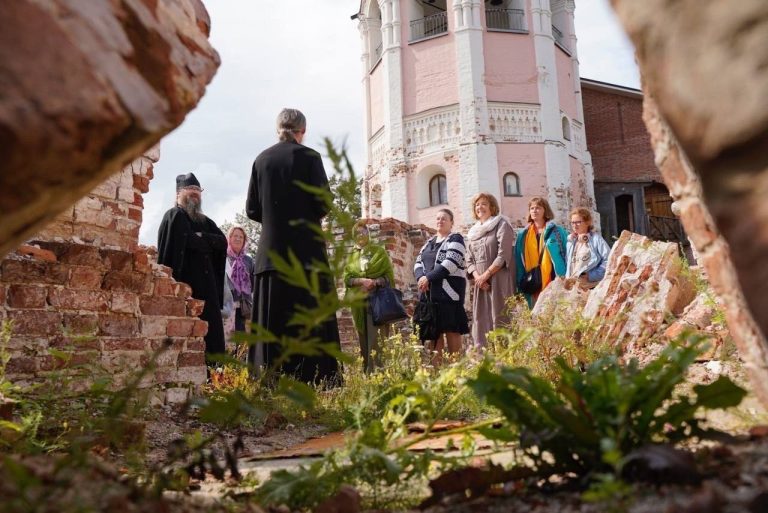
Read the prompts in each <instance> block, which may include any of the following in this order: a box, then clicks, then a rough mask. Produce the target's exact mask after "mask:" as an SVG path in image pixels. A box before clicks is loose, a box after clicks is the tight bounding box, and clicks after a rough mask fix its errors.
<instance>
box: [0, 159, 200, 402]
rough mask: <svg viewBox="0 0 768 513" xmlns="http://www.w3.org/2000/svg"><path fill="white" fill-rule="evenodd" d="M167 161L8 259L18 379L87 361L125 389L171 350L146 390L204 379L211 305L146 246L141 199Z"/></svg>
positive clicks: (7, 300)
mask: <svg viewBox="0 0 768 513" xmlns="http://www.w3.org/2000/svg"><path fill="white" fill-rule="evenodd" d="M158 158H159V151H158V149H157V148H153V149H152V150H150V151H148V152H147V153H146V154H144V155H143V156H142V157H140V158H138V159H136V160H135V161H134V162H132V163H131V164H129V165H128V166H126V167H125V168H124V169H123V170H122V171H120V172H119V173H116V174H115V175H113V176H112V177H110V178H109V179H108V180H107V181H105V182H104V183H102V184H101V185H99V186H98V187H97V188H96V189H94V190H93V191H92V192H91V193H90V194H88V195H87V196H86V197H84V198H83V199H81V200H80V201H78V202H77V203H76V204H75V205H74V206H73V207H71V208H70V209H67V211H65V212H64V213H62V214H61V215H60V216H59V217H58V218H57V219H56V220H55V221H54V222H53V223H51V225H49V226H48V227H46V229H45V230H43V231H42V232H41V233H40V234H38V235H37V236H35V237H34V238H33V239H32V240H31V241H29V246H26V247H25V246H22V247H21V248H19V249H18V250H17V251H16V252H14V253H11V254H10V255H8V256H7V257H6V258H5V259H4V260H2V262H0V319H8V320H10V321H12V322H13V328H12V337H11V340H10V347H9V349H10V353H11V359H10V361H9V362H8V367H7V369H6V371H7V374H8V376H9V377H10V378H11V379H13V380H15V381H28V380H33V379H37V378H40V377H42V376H45V374H46V373H47V372H49V371H52V370H56V369H60V368H62V367H67V366H69V367H71V366H77V365H82V364H87V365H94V366H96V367H100V368H103V369H104V370H105V371H107V372H108V373H110V374H112V375H113V376H114V377H115V379H116V380H117V381H118V382H119V381H120V380H122V379H123V378H125V377H126V376H128V375H130V374H132V373H134V372H136V371H137V370H139V369H141V368H143V367H145V366H146V365H147V364H148V363H149V361H150V358H151V355H152V354H153V353H154V352H155V351H157V350H159V349H160V348H161V347H163V346H164V345H167V346H168V348H167V350H165V351H164V352H162V353H161V354H160V355H159V357H158V360H157V367H156V368H155V369H154V370H153V371H152V372H150V373H149V374H148V375H147V376H146V377H145V379H144V382H143V384H144V385H145V386H152V385H158V384H162V385H166V386H168V387H169V388H170V389H174V388H176V386H181V387H187V386H188V385H198V384H200V383H203V382H204V381H205V378H206V370H205V355H204V350H205V343H204V341H203V338H202V337H203V336H204V335H205V333H206V332H207V329H208V326H207V323H206V322H204V321H201V320H199V319H198V317H197V316H198V315H199V314H200V312H201V311H202V307H203V302H202V301H198V300H195V299H192V298H191V289H190V287H189V286H188V285H186V284H183V283H177V282H176V281H174V280H173V278H171V273H170V269H168V268H167V267H165V266H160V265H157V264H156V263H155V260H156V258H155V253H154V250H153V249H152V248H146V247H143V246H139V244H138V234H139V228H140V226H141V217H142V210H143V199H142V194H143V193H145V192H147V191H148V190H149V181H150V180H151V179H152V177H153V174H152V166H153V164H154V162H156V161H157V160H158ZM35 247H36V248H39V249H36V248H35ZM51 349H56V350H58V351H63V352H64V353H65V354H67V355H68V358H67V359H66V360H62V359H60V358H58V357H55V356H53V355H52V354H51V353H52V352H51ZM171 395H173V396H174V397H177V398H178V397H184V394H178V393H174V394H169V397H170V396H171Z"/></svg>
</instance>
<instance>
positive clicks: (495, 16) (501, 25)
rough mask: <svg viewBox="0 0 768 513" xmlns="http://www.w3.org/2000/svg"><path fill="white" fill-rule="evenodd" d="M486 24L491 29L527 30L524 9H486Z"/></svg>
mask: <svg viewBox="0 0 768 513" xmlns="http://www.w3.org/2000/svg"><path fill="white" fill-rule="evenodd" d="M485 24H486V25H487V26H488V28H489V29H491V30H509V31H515V32H525V31H526V30H525V11H524V10H522V9H486V10H485Z"/></svg>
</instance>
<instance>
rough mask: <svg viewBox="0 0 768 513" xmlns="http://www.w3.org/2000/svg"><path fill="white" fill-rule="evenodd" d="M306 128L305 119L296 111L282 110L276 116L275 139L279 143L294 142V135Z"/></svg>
mask: <svg viewBox="0 0 768 513" xmlns="http://www.w3.org/2000/svg"><path fill="white" fill-rule="evenodd" d="M306 128H307V118H305V117H304V114H302V113H301V111H300V110H298V109H283V110H281V111H280V114H278V115H277V137H278V139H280V140H281V141H295V140H296V134H297V133H298V132H303V131H304V130H306Z"/></svg>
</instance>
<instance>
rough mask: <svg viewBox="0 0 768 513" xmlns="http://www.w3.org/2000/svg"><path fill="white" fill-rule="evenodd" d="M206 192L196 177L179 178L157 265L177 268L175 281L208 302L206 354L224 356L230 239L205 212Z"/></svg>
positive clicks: (205, 310) (160, 239) (163, 228)
mask: <svg viewBox="0 0 768 513" xmlns="http://www.w3.org/2000/svg"><path fill="white" fill-rule="evenodd" d="M202 192H203V189H202V188H201V187H200V182H199V181H198V180H197V178H196V177H195V175H194V174H192V173H187V174H186V175H179V176H177V177H176V206H175V207H173V208H172V209H170V210H168V212H166V213H165V215H164V216H163V220H162V222H161V223H160V230H159V231H158V233H157V262H158V263H159V264H163V265H167V266H168V267H170V268H171V269H173V278H174V279H175V280H176V281H180V282H184V283H186V284H188V285H189V286H190V287H192V297H194V298H195V299H202V300H203V301H205V308H203V313H202V314H200V319H202V320H204V321H207V322H208V333H207V334H206V335H205V354H206V356H208V355H211V354H221V353H224V325H223V323H222V320H221V305H222V302H223V300H224V298H223V295H224V266H225V264H226V260H227V238H226V237H225V236H224V234H223V233H222V231H221V230H220V229H219V227H218V226H216V223H214V222H213V221H212V220H211V219H209V218H208V217H207V216H206V215H205V214H203V211H202V200H201V193H202Z"/></svg>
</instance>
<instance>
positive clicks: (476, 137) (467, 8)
mask: <svg viewBox="0 0 768 513" xmlns="http://www.w3.org/2000/svg"><path fill="white" fill-rule="evenodd" d="M482 5H483V4H482V2H481V1H480V0H455V1H454V3H453V8H454V10H459V9H460V10H461V16H459V15H458V14H457V15H456V16H455V19H456V20H461V24H460V25H458V26H456V27H455V29H454V30H455V41H456V67H457V73H456V75H457V79H458V81H459V83H458V90H459V116H460V123H461V142H460V146H459V179H458V183H459V192H460V194H459V196H460V197H461V198H462V199H461V201H462V202H463V203H462V212H464V216H463V219H460V220H459V223H461V225H468V224H470V223H471V222H473V220H472V217H471V216H472V213H471V212H469V211H468V208H467V206H468V204H469V201H470V198H471V197H472V196H474V195H475V194H477V193H478V192H489V193H491V194H493V195H494V196H496V197H497V198H498V197H499V196H500V194H501V187H500V185H499V164H498V158H497V154H496V145H495V144H493V143H486V142H485V137H484V136H486V135H487V134H488V133H489V129H488V99H487V94H486V90H485V82H484V78H483V77H484V75H485V56H484V55H483V28H482V24H481V18H480V8H481V7H482Z"/></svg>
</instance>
